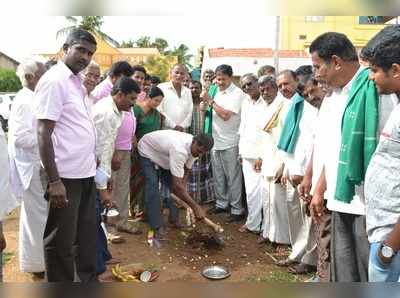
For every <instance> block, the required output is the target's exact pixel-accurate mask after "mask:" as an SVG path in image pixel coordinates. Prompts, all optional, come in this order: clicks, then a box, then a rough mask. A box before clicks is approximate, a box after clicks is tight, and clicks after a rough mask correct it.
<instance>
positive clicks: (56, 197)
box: [37, 119, 67, 208]
mask: <svg viewBox="0 0 400 298" xmlns="http://www.w3.org/2000/svg"><path fill="white" fill-rule="evenodd" d="M37 124H38V127H37V133H38V145H39V153H40V158H41V160H42V163H43V166H44V169H45V171H46V174H47V176H48V178H49V187H48V192H49V202H50V206H51V207H53V208H64V207H65V206H66V205H67V197H66V196H67V194H66V190H65V187H64V184H63V183H62V181H61V179H60V176H59V174H58V170H57V166H56V162H55V160H54V147H53V141H52V139H51V135H52V134H53V130H54V127H55V124H56V122H55V121H52V120H47V119H39V120H38V122H37Z"/></svg>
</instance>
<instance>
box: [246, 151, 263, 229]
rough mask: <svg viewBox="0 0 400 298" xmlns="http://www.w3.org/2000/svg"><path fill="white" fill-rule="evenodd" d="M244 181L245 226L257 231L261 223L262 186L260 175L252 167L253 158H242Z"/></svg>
mask: <svg viewBox="0 0 400 298" xmlns="http://www.w3.org/2000/svg"><path fill="white" fill-rule="evenodd" d="M242 160H243V162H242V168H243V176H244V183H245V186H246V200H247V209H248V215H247V220H246V224H245V225H246V227H247V229H249V230H250V231H254V232H259V231H260V230H261V225H262V205H263V187H262V176H261V174H260V173H257V172H256V171H255V170H254V168H253V165H254V162H255V160H254V159H247V158H243V159H242Z"/></svg>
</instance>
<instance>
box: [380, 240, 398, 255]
mask: <svg viewBox="0 0 400 298" xmlns="http://www.w3.org/2000/svg"><path fill="white" fill-rule="evenodd" d="M380 249H381V254H382V256H383V257H384V258H386V259H391V258H393V257H394V255H395V254H396V253H395V252H394V250H393V248H391V247H390V246H387V245H386V244H385V243H384V242H382V244H381V248H380Z"/></svg>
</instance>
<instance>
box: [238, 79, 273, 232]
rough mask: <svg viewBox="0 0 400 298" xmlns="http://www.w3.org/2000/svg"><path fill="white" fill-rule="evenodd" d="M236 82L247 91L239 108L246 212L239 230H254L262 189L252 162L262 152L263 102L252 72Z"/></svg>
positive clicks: (258, 224)
mask: <svg viewBox="0 0 400 298" xmlns="http://www.w3.org/2000/svg"><path fill="white" fill-rule="evenodd" d="M240 84H241V87H242V90H243V91H244V92H245V93H246V94H247V97H246V98H245V99H244V100H243V103H242V108H241V116H240V117H241V121H240V126H239V136H240V139H239V156H240V158H241V159H242V169H243V176H244V183H245V187H246V200H247V210H248V214H247V220H246V223H245V224H244V225H243V226H242V227H241V228H240V229H239V231H240V232H245V231H246V230H248V231H251V232H257V233H258V232H260V231H261V224H262V203H263V199H262V196H263V189H262V177H261V174H260V172H257V171H256V170H255V168H254V164H255V162H256V160H257V159H258V158H260V157H261V155H262V152H263V143H262V136H261V134H262V129H263V128H264V126H265V124H266V118H265V115H266V110H267V104H266V102H265V101H264V99H263V98H262V97H261V96H260V91H259V88H258V79H257V77H256V76H255V75H253V74H245V75H244V76H243V77H242V78H241V80H240Z"/></svg>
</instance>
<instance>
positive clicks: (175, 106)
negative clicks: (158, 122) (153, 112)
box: [158, 82, 193, 129]
mask: <svg viewBox="0 0 400 298" xmlns="http://www.w3.org/2000/svg"><path fill="white" fill-rule="evenodd" d="M158 87H159V88H160V89H161V90H162V92H163V93H164V99H163V100H162V102H161V104H160V105H159V106H158V111H159V112H160V113H161V114H163V115H164V116H165V121H164V124H163V127H164V128H165V129H174V128H175V126H177V125H179V126H182V127H183V128H188V127H189V126H190V124H191V123H192V113H193V99H192V93H191V92H190V90H189V88H186V87H185V86H183V85H182V90H181V97H179V96H178V93H177V92H176V90H175V88H174V86H173V85H172V82H165V83H161V84H159V85H158Z"/></svg>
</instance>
